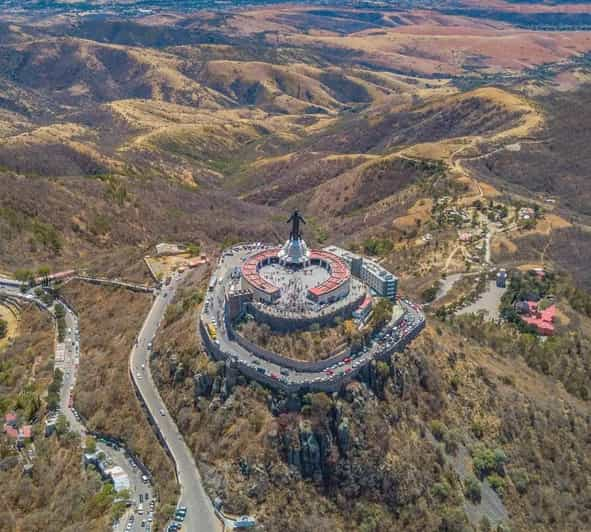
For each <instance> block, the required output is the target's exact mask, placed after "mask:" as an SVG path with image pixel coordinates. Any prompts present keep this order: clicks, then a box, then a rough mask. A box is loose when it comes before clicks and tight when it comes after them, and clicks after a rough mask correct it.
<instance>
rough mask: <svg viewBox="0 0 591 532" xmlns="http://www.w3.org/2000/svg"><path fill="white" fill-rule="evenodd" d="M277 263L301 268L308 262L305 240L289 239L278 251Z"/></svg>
mask: <svg viewBox="0 0 591 532" xmlns="http://www.w3.org/2000/svg"><path fill="white" fill-rule="evenodd" d="M277 256H278V257H279V264H281V265H282V266H287V267H290V266H291V267H296V268H303V267H304V266H308V265H309V264H310V252H309V251H308V246H307V245H306V242H305V241H304V240H303V239H301V238H297V239H289V240H288V241H287V242H285V244H284V245H283V247H282V248H281V250H280V251H279V253H278V254H277Z"/></svg>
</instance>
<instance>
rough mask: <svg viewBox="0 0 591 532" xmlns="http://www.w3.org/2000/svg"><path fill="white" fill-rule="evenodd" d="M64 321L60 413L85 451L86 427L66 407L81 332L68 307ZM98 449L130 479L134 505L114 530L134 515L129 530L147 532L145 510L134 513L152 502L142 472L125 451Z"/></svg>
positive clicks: (150, 490) (77, 356)
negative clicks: (144, 524) (143, 523)
mask: <svg viewBox="0 0 591 532" xmlns="http://www.w3.org/2000/svg"><path fill="white" fill-rule="evenodd" d="M65 320H66V332H65V335H64V342H63V344H61V345H62V346H63V350H64V359H63V361H56V367H58V368H60V369H61V370H62V371H63V373H64V379H63V383H62V388H61V390H60V409H61V412H62V413H63V414H64V415H65V416H66V419H67V420H68V422H69V423H70V429H71V430H73V431H76V432H78V433H79V434H80V437H81V444H82V447H84V444H85V440H86V427H85V426H84V425H83V424H82V422H81V420H80V418H79V417H77V416H76V415H75V413H74V410H72V409H71V408H69V406H68V405H69V401H70V394H71V393H72V390H73V388H74V385H75V384H76V377H77V373H78V366H79V363H80V329H79V324H78V318H77V317H76V315H75V314H74V313H73V312H72V311H71V310H70V309H68V308H67V307H66V316H65ZM59 349H60V344H58V348H57V349H56V351H58V350H59ZM97 449H98V450H100V451H102V452H104V453H105V456H106V457H107V461H108V462H109V463H112V464H113V465H118V466H120V467H121V468H122V469H123V471H125V473H126V474H127V476H128V477H129V483H130V490H129V491H130V495H131V500H132V501H133V506H132V507H131V508H130V509H129V510H128V511H127V512H126V514H125V516H124V517H123V518H122V519H121V520H120V521H119V523H118V524H117V525H116V526H114V527H113V530H114V531H121V532H123V531H124V530H125V525H126V524H127V522H128V520H129V518H130V517H131V515H134V522H133V525H132V527H131V529H130V530H131V531H133V532H140V531H142V532H144V531H145V530H146V528H145V527H142V526H141V521H142V520H143V519H148V515H147V514H148V512H147V511H145V510H144V512H143V515H142V516H140V515H139V514H138V513H137V511H138V506H139V504H140V500H139V499H140V497H139V496H140V494H141V495H142V498H143V497H144V496H145V494H146V493H147V494H148V499H149V500H152V499H153V489H152V486H151V485H149V484H144V482H143V481H142V472H141V470H140V469H139V468H138V467H137V466H136V465H135V464H134V462H133V460H131V459H130V458H129V456H127V455H126V453H125V450H124V449H122V448H119V449H118V450H115V449H113V448H112V447H109V446H107V445H105V444H103V443H101V442H98V443H97ZM144 507H146V509H147V504H144Z"/></svg>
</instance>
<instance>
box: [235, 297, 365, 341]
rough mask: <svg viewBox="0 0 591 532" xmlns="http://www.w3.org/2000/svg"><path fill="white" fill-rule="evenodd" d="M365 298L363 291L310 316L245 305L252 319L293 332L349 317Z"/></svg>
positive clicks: (278, 329)
mask: <svg viewBox="0 0 591 532" xmlns="http://www.w3.org/2000/svg"><path fill="white" fill-rule="evenodd" d="M364 299H365V293H363V294H361V295H359V296H358V297H357V298H355V299H354V300H352V301H351V302H349V303H347V304H346V305H343V306H342V307H339V308H336V309H335V310H333V311H332V312H329V313H327V314H315V315H313V316H310V317H299V318H294V317H290V316H279V315H277V314H275V313H272V312H265V311H264V310H263V308H262V307H261V306H260V305H256V304H253V303H247V305H246V307H247V309H248V312H249V314H252V315H253V316H254V319H255V320H256V321H257V322H259V323H266V324H267V325H269V327H271V329H273V330H274V331H281V332H293V331H298V330H302V329H308V328H309V327H311V326H312V325H315V324H317V325H319V326H320V327H326V326H327V325H331V324H333V323H334V321H335V319H336V318H339V317H341V318H349V317H350V316H351V314H352V313H353V311H354V310H355V309H356V308H357V307H358V306H359V305H361V303H362V302H363V300H364Z"/></svg>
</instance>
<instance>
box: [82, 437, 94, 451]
mask: <svg viewBox="0 0 591 532" xmlns="http://www.w3.org/2000/svg"><path fill="white" fill-rule="evenodd" d="M84 450H85V451H86V452H87V453H91V454H92V453H95V452H96V438H95V437H94V436H86V441H85V442H84Z"/></svg>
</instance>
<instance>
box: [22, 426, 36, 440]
mask: <svg viewBox="0 0 591 532" xmlns="http://www.w3.org/2000/svg"><path fill="white" fill-rule="evenodd" d="M20 435H21V436H22V437H23V438H27V439H28V438H32V437H33V427H31V425H24V426H23V427H22V428H21V430H20Z"/></svg>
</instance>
